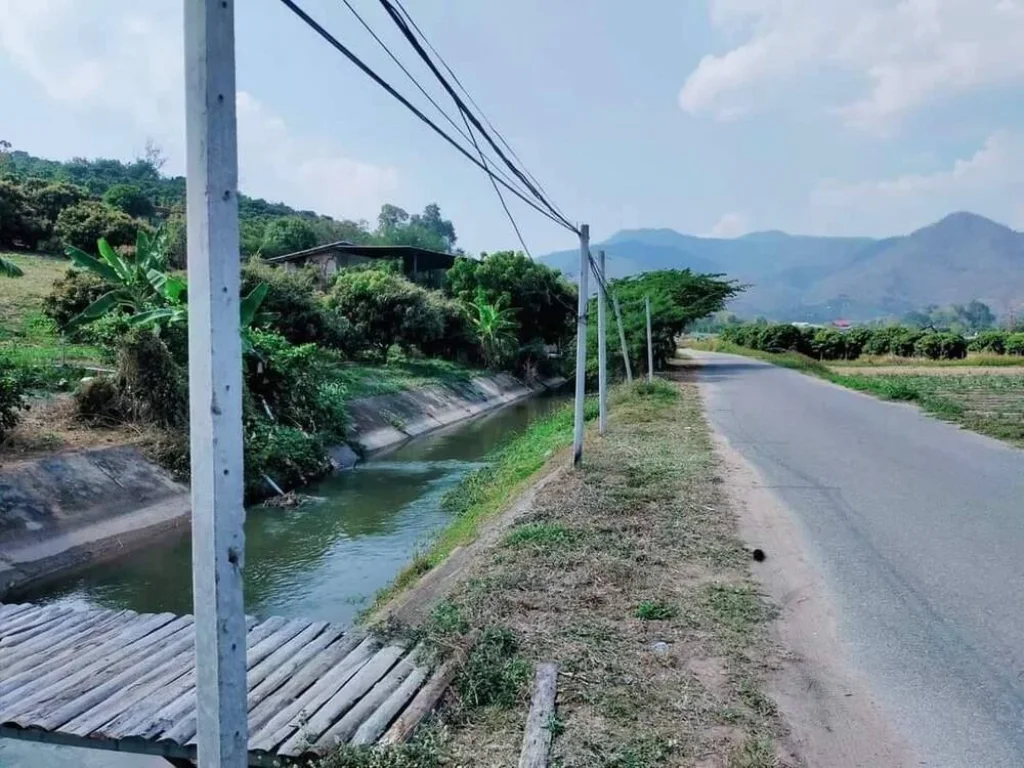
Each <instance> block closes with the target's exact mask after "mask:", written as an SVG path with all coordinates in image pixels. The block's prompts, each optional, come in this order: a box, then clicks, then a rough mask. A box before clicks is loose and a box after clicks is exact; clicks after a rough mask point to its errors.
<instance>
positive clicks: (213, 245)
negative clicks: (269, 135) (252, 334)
mask: <svg viewBox="0 0 1024 768" xmlns="http://www.w3.org/2000/svg"><path fill="white" fill-rule="evenodd" d="M184 5H185V129H186V167H187V173H188V176H187V213H188V278H189V291H188V306H189V324H188V352H189V366H188V378H189V414H190V415H189V425H190V441H191V452H192V584H193V595H194V604H195V633H196V646H195V647H196V693H197V696H198V701H197V720H196V727H197V744H198V762H199V766H200V768H245V766H246V765H247V763H248V759H247V741H248V733H247V720H246V688H245V635H246V628H245V610H244V605H243V602H242V566H243V559H244V555H245V533H244V531H243V525H244V522H245V509H244V508H243V506H242V344H241V336H240V333H239V295H238V294H239V248H238V143H237V132H236V121H235V24H234V0H185V2H184Z"/></svg>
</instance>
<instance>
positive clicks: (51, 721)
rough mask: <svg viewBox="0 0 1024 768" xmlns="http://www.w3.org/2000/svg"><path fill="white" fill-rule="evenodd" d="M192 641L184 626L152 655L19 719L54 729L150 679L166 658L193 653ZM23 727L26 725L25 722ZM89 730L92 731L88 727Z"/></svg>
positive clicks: (51, 701) (137, 659)
mask: <svg viewBox="0 0 1024 768" xmlns="http://www.w3.org/2000/svg"><path fill="white" fill-rule="evenodd" d="M195 642H196V640H195V631H194V630H193V627H191V624H190V623H189V624H185V625H184V626H182V628H181V629H180V631H178V632H176V633H175V634H173V635H171V636H170V637H168V638H166V639H165V640H164V641H163V642H162V643H161V645H160V647H159V648H157V649H155V650H154V651H153V652H146V653H145V655H144V656H142V657H141V658H137V657H136V658H133V659H132V662H131V663H130V664H128V663H125V664H124V665H122V666H121V670H120V671H118V672H116V674H114V675H113V676H111V675H110V674H106V673H108V671H106V670H104V671H103V674H102V675H101V676H94V677H92V678H91V679H90V680H88V681H87V683H86V686H87V687H86V688H85V689H84V690H79V691H75V689H74V688H73V689H71V690H69V691H68V692H67V693H62V694H60V695H57V696H55V697H53V698H51V699H49V700H47V701H45V703H43V705H41V706H39V707H37V708H36V709H35V711H33V712H32V713H30V714H29V715H26V716H23V717H24V718H26V719H28V718H30V717H31V718H36V719H35V721H34V722H32V725H35V726H37V727H39V728H45V729H46V730H56V729H57V728H59V727H60V726H62V725H65V724H66V723H69V722H70V721H72V720H74V719H75V718H77V717H79V716H80V715H83V714H85V713H87V712H89V711H90V710H91V709H92V708H93V707H95V706H96V705H97V703H101V702H103V701H108V702H109V701H111V700H113V699H116V698H117V695H116V694H118V693H119V692H124V691H126V690H129V689H130V687H131V685H132V684H133V683H139V682H141V683H144V682H147V681H148V679H150V675H152V674H159V673H160V672H161V670H162V668H163V666H164V664H166V663H167V662H168V660H169V659H174V658H176V657H178V656H179V655H180V654H182V653H185V652H195ZM182 664H183V660H182V662H179V663H178V664H177V666H178V667H179V668H180V667H181V665H182ZM112 669H115V668H112ZM178 674H180V673H178ZM97 677H98V678H99V679H97ZM172 679H173V678H172ZM116 714H118V713H113V714H112V715H111V716H110V717H108V718H106V720H110V718H111V717H114V715H116ZM106 720H103V721H100V723H99V724H100V725H101V724H102V723H103V722H106ZM23 725H28V723H24V724H23ZM93 727H95V726H93ZM60 729H61V731H67V732H70V733H74V731H71V730H68V729H65V728H60ZM89 730H92V728H90V729H89ZM87 732H88V731H86V733H87ZM76 735H84V734H76Z"/></svg>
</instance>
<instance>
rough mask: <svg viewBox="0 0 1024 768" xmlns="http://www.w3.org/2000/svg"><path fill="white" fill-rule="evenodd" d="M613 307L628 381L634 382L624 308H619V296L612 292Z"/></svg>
mask: <svg viewBox="0 0 1024 768" xmlns="http://www.w3.org/2000/svg"><path fill="white" fill-rule="evenodd" d="M612 307H613V308H614V309H615V322H616V323H617V324H618V326H619V343H620V344H621V345H622V362H623V363H624V364H625V366H626V381H628V382H629V383H630V384H632V383H633V366H631V365H630V364H629V347H628V346H627V344H626V329H625V328H624V327H623V325H622V310H621V309H619V297H618V296H616V295H615V292H614V291H613V292H612Z"/></svg>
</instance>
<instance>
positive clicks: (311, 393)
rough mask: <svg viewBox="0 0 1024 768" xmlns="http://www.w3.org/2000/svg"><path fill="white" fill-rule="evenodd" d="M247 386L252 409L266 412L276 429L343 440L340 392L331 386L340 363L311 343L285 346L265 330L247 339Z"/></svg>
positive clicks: (285, 342) (342, 410)
mask: <svg viewBox="0 0 1024 768" xmlns="http://www.w3.org/2000/svg"><path fill="white" fill-rule="evenodd" d="M251 338H252V343H253V353H254V354H252V355H250V356H247V358H246V361H245V363H246V367H245V384H246V388H247V393H248V396H249V397H250V398H252V399H253V403H252V410H254V411H255V412H264V413H265V412H266V410H267V409H269V410H270V414H271V415H270V416H269V417H268V418H271V419H273V420H274V421H275V422H277V423H278V424H283V425H287V426H291V427H296V428H298V429H300V430H304V431H306V432H315V433H317V434H319V435H320V436H321V437H323V439H325V440H328V441H340V440H341V439H343V438H344V436H345V425H346V422H347V416H346V410H345V397H344V390H343V389H342V388H341V387H340V386H339V385H338V384H337V383H336V382H335V381H333V378H334V377H333V376H332V373H333V370H334V366H335V365H337V364H338V362H339V361H338V360H337V359H336V358H334V357H332V356H331V354H330V353H329V352H327V351H326V350H322V349H320V348H319V347H317V346H316V345H315V344H299V345H292V344H289V343H288V341H287V339H285V338H284V337H283V336H281V335H279V334H276V333H270V332H267V331H253V332H252V334H251Z"/></svg>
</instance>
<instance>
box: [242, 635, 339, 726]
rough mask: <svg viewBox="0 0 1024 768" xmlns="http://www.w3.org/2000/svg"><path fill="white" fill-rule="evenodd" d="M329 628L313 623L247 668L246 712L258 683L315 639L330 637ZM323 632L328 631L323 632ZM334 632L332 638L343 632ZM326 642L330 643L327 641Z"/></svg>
mask: <svg viewBox="0 0 1024 768" xmlns="http://www.w3.org/2000/svg"><path fill="white" fill-rule="evenodd" d="M329 627H330V624H328V623H327V622H326V621H317V622H314V623H312V624H310V625H309V626H308V627H306V628H305V629H304V630H302V631H301V632H299V634H297V635H296V636H295V637H293V638H292V639H291V640H289V641H288V642H287V643H285V644H284V645H282V646H281V647H279V648H277V649H276V650H275V651H274V652H273V653H271V654H270V655H268V656H266V657H265V658H264V659H262V660H261V661H259V662H257V663H256V664H254V665H253V666H250V667H249V672H248V674H247V675H246V680H245V687H246V689H247V690H248V691H249V697H248V698H247V699H246V706H245V710H246V712H248V711H249V710H250V709H252V708H253V706H254V705H253V704H252V703H251V699H252V692H253V691H254V690H255V689H256V688H257V687H258V686H259V685H260V683H262V682H263V681H264V680H266V679H267V678H268V677H270V676H271V675H272V674H274V673H276V672H277V671H278V670H279V669H281V668H282V667H283V666H285V665H287V663H288V661H289V660H290V659H293V658H295V656H297V655H298V654H299V653H300V652H301V651H302V650H303V649H304V648H307V647H308V646H310V645H311V644H312V643H313V642H314V641H315V640H317V638H322V637H324V636H325V635H328V636H332V635H331V634H330V631H329V630H328V628H329ZM325 630H328V631H326V632H325ZM336 632H337V634H336V635H333V636H332V637H334V638H337V637H340V636H341V635H342V633H343V630H342V629H341V628H340V627H339V628H338V629H337V630H336ZM327 642H330V641H329V640H328V641H327ZM326 644H327V643H326V642H323V643H321V644H320V646H319V647H321V648H323V647H324V646H326Z"/></svg>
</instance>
